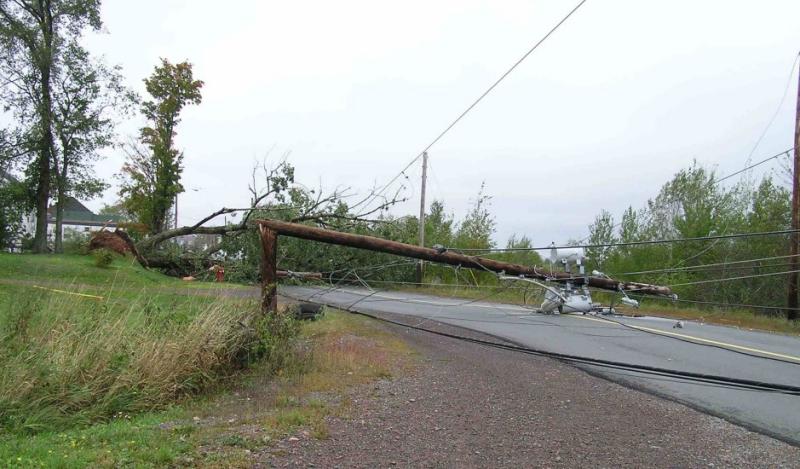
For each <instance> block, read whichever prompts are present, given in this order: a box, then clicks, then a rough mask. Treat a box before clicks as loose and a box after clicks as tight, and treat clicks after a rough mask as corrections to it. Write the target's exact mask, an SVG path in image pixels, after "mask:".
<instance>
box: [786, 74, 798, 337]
mask: <svg viewBox="0 0 800 469" xmlns="http://www.w3.org/2000/svg"><path fill="white" fill-rule="evenodd" d="M792 229H793V230H798V229H800V74H798V77H797V113H796V114H795V121H794V171H793V172H792ZM789 239H790V241H789V243H790V245H789V255H791V256H793V257H791V258H789V265H790V266H791V267H790V268H789V270H791V271H794V272H793V273H791V274H789V288H788V298H787V299H786V317H787V318H788V319H790V320H794V321H796V320H797V319H798V315H797V272H796V271H797V270H798V269H800V259H798V257H797V254H798V247H800V233H797V231H795V232H794V233H792V234H791V235H790V237H789Z"/></svg>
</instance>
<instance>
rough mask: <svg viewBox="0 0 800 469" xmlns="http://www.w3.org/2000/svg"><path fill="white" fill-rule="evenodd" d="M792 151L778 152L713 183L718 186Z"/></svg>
mask: <svg viewBox="0 0 800 469" xmlns="http://www.w3.org/2000/svg"><path fill="white" fill-rule="evenodd" d="M793 150H794V147H792V148H790V149H788V150H786V151H782V152H780V153H778V154H776V155H772V156H770V157H769V158H765V159H763V160H761V161H759V162H758V163H753V164H751V165H750V166H747V167H745V168H742V169H740V170H739V171H736V172H734V173H731V174H728V175H727V176H725V177H721V178H719V179H717V180H716V181H714V183H715V184H719V183H720V182H722V181H725V180H726V179H730V178H732V177H734V176H737V175H739V174H742V173H743V172H745V171H749V170H751V169H753V168H755V167H756V166H759V165H762V164H764V163H766V162H768V161H771V160H774V159H775V158H778V157H781V156H783V155H788V154H789V153H790V152H791V151H793Z"/></svg>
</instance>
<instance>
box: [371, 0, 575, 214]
mask: <svg viewBox="0 0 800 469" xmlns="http://www.w3.org/2000/svg"><path fill="white" fill-rule="evenodd" d="M584 3H586V0H581V1H580V3H578V4H577V5H576V6H575V7H574V8H573V9H572V10H570V12H569V13H567V15H566V16H564V17H563V18H562V19H561V21H559V22H558V23H556V25H555V26H553V27H552V28H551V29H550V31H548V32H547V34H545V35H544V36H543V37H542V38H541V39H539V41H538V42H537V43H536V44H534V45H533V47H531V48H530V49H528V51H527V52H525V54H523V55H522V57H520V58H519V60H517V61H516V62H515V63H514V65H512V66H511V68H509V69H508V70H506V72H505V73H503V74H502V75H501V76H500V78H498V79H497V80H496V81H495V82H494V83H492V85H491V86H490V87H489V88H488V89H487V90H486V91H484V92H483V94H481V95H480V96H478V99H476V100H475V101H474V102H473V103H472V104H470V105H469V107H467V109H465V110H464V112H462V113H461V114H459V116H458V117H456V119H455V120H454V121H453V122H451V123H450V125H448V126H447V127H446V128H445V129H444V130H443V131H442V132H441V133H440V134H439V135H437V136H436V138H434V139H433V141H431V143H429V144H428V146H426V147H425V148H424V149H423V150H422V151H421V152H419V154H418V155H417V156H415V157H414V159H412V160H411V162H409V163H408V164H407V165H406V166H405V167H404V168H403V169H402V170H401V171H400V172H399V173H397V175H396V176H395V177H393V178H392V179H391V180H390V181H389V182H388V183H386V184H385V185H384V186H383V187H382V188H381V189H380V190H379V191H378V192H377V193H375V194H373V195H372V196H371V197H370V201H371V200H372V199H374V198H376V197H380V196H381V195H383V193H384V191H386V189H388V188H389V186H391V185H392V184H393V183H394V182H395V181H396V180H397V179H398V178H400V176H401V175H403V174H404V173H405V171H407V170H408V168H410V167H411V165H413V164H414V163H416V162H417V161H418V160H419V159H420V158H422V155H423V153H425V152H426V151H428V150H430V149H431V147H432V146H434V145H435V144H436V143H437V142H438V141H439V140H441V138H442V137H444V136H445V134H447V132H449V131H450V129H452V128H453V127H455V125H456V124H458V122H459V121H460V120H461V119H463V118H464V116H466V115H467V114H468V113H469V112H470V111H472V109H473V108H474V107H475V106H477V105H478V103H480V102H481V101H482V100H483V98H485V97H486V95H488V94H489V93H491V92H492V90H494V89H495V88H496V87H497V85H499V84H500V82H501V81H503V80H504V79H505V78H506V77H507V76H508V75H509V74H511V72H513V71H514V69H516V68H517V67H518V66H519V64H521V63H522V62H523V61H524V60H525V59H527V58H528V56H529V55H531V54H532V53H533V51H535V50H536V49H537V48H538V47H539V46H540V45H541V44H542V43H543V42H544V41H546V40H547V38H549V37H550V36H551V35H552V34H553V33H554V32H555V31H556V30H557V29H558V28H559V27H560V26H561V25H562V24H563V23H564V22H565V21H567V19H569V17H570V16H572V15H573V13H575V12H576V11H578V9H579V8H580V7H581V6H583V4H584Z"/></svg>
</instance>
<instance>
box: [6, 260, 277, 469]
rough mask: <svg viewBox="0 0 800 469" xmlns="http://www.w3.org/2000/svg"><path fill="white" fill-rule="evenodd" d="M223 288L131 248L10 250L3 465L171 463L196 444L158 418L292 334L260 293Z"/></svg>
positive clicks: (269, 359) (273, 360) (269, 355)
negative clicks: (266, 312)
mask: <svg viewBox="0 0 800 469" xmlns="http://www.w3.org/2000/svg"><path fill="white" fill-rule="evenodd" d="M214 288H219V287H218V286H217V285H215V284H210V283H206V284H204V283H199V282H193V283H191V284H187V283H185V282H182V281H181V280H179V279H174V278H170V277H167V276H164V275H162V274H160V273H158V272H156V271H150V270H146V269H143V268H141V267H140V266H138V265H137V264H136V263H135V261H132V260H131V259H130V258H122V257H116V258H115V259H114V261H113V262H112V263H111V265H109V266H107V267H100V266H96V265H95V263H94V259H93V258H92V257H91V256H79V255H57V256H56V255H41V256H33V255H11V254H2V255H0V467H88V466H100V467H103V466H107V467H119V466H136V467H140V466H143V467H148V466H152V467H163V466H164V465H168V464H173V463H175V462H176V461H178V459H179V457H183V456H182V455H185V454H188V453H191V450H192V448H191V447H190V446H188V444H187V443H186V438H185V435H182V434H181V435H173V434H172V433H170V432H166V431H165V430H162V429H160V428H158V425H157V423H159V422H163V421H165V420H168V419H170V418H175V416H176V415H179V414H180V412H182V411H180V410H172V411H168V412H167V413H164V412H160V411H161V410H163V409H169V408H174V406H175V405H176V404H180V403H182V402H190V401H187V399H191V398H192V397H193V396H196V395H198V394H199V393H201V392H206V391H208V390H214V389H217V388H218V387H219V386H220V384H221V383H223V382H225V381H226V380H227V379H230V378H234V379H235V378H236V374H237V372H238V371H239V370H242V369H244V367H246V366H247V365H248V364H250V363H252V362H253V361H254V360H257V359H259V358H261V359H263V360H262V363H264V364H265V365H261V368H262V369H265V370H270V369H272V368H274V367H275V366H280V363H281V362H282V358H281V357H282V356H283V355H285V354H287V353H289V352H287V350H288V347H287V346H286V343H287V342H286V341H287V340H291V335H292V332H291V329H292V327H289V329H287V328H286V326H291V324H290V323H286V324H278V323H276V322H275V321H267V320H265V319H261V316H260V314H259V313H258V300H257V299H256V298H237V297H226V296H221V295H217V294H216V293H217V292H216V290H214ZM195 293H199V294H195ZM270 364H273V365H270ZM274 364H277V365H274ZM154 412H155V413H154Z"/></svg>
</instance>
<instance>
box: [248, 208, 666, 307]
mask: <svg viewBox="0 0 800 469" xmlns="http://www.w3.org/2000/svg"><path fill="white" fill-rule="evenodd" d="M256 223H258V225H259V229H260V230H262V233H263V231H269V232H272V233H276V234H279V235H285V236H291V237H294V238H300V239H307V240H309V241H319V242H322V243H329V244H338V245H340V246H349V247H353V248H359V249H367V250H369V251H378V252H384V253H387V254H394V255H397V256H404V257H411V258H413V259H420V260H425V261H430V262H438V263H440V264H449V265H454V266H461V267H464V268H468V269H475V270H480V271H483V272H485V271H487V270H488V271H491V272H497V273H504V274H505V275H516V276H524V277H527V278H531V279H537V280H546V281H570V282H572V283H573V284H575V285H582V284H583V283H584V277H573V276H572V274H570V273H567V272H550V271H549V269H544V268H542V267H536V266H527V265H520V264H511V263H508V262H501V261H498V260H495V259H487V258H485V257H475V256H467V255H464V254H459V253H456V252H451V251H444V252H441V251H440V250H436V249H430V248H426V247H422V246H414V245H412V244H405V243H399V242H397V241H389V240H388V239H381V238H376V237H374V236H364V235H356V234H351V233H342V232H339V231H332V230H326V229H323V228H316V227H313V226H308V225H301V224H299V223H289V222H285V221H278V220H259V221H257V222H256ZM262 239H263V235H262ZM264 246H265V247H266V246H267V243H264ZM273 262H274V260H273ZM273 266H274V264H273ZM273 268H274V267H273ZM262 272H263V266H262ZM262 275H263V274H262ZM586 284H587V285H588V286H590V287H594V288H601V289H604V290H613V291H619V290H620V289H622V290H625V291H626V292H628V293H632V292H635V293H642V294H649V295H662V296H671V295H672V290H670V289H669V287H663V286H658V285H649V284H646V283H636V282H620V281H618V280H614V279H611V278H607V277H588V279H587V280H586Z"/></svg>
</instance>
